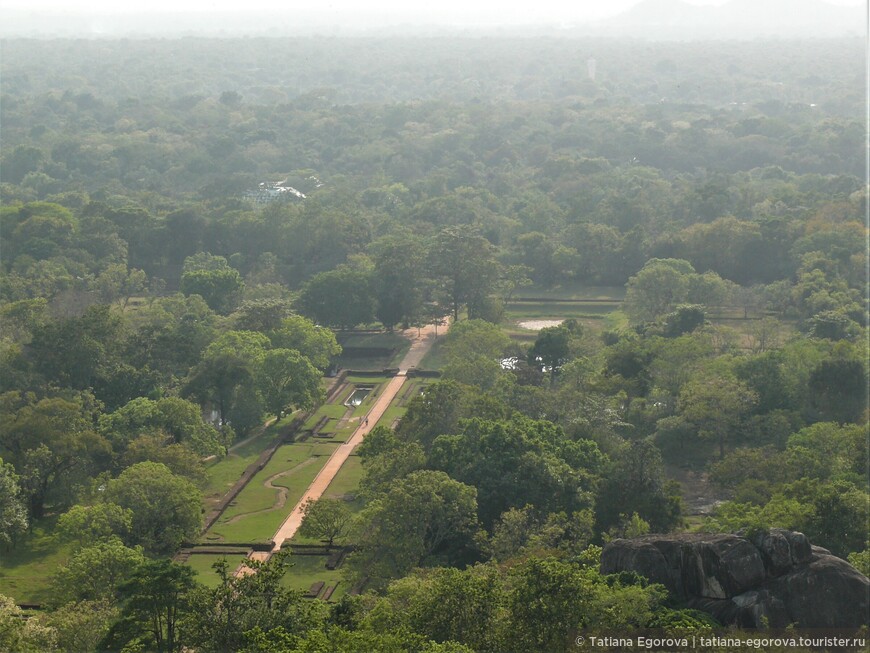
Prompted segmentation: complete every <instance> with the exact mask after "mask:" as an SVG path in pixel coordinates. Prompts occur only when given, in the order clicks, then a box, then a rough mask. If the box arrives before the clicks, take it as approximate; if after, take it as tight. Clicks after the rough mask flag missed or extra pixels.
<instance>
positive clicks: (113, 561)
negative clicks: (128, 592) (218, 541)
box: [51, 538, 145, 605]
mask: <svg viewBox="0 0 870 653" xmlns="http://www.w3.org/2000/svg"><path fill="white" fill-rule="evenodd" d="M144 561H145V556H144V555H143V554H142V549H141V548H139V547H136V548H135V549H131V548H128V547H126V546H124V545H123V544H122V543H121V541H120V540H118V539H117V538H112V539H107V540H105V541H102V542H96V543H94V544H92V545H90V546H86V547H84V548H82V549H79V550H78V551H76V552H75V553H74V554H73V555H72V557H71V558H70V559H69V560H68V561H67V563H66V564H65V565H62V566H61V567H59V568H58V570H57V571H56V572H55V573H54V576H53V577H52V580H51V587H52V597H51V603H52V604H54V605H65V604H68V603H71V602H78V601H101V600H114V599H115V598H116V596H117V593H118V588H119V586H120V585H121V584H122V583H124V582H126V581H127V580H129V579H130V577H131V576H132V574H133V573H134V571H135V570H136V568H137V567H138V566H139V565H140V564H142V563H143V562H144Z"/></svg>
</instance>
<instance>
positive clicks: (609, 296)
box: [513, 283, 625, 302]
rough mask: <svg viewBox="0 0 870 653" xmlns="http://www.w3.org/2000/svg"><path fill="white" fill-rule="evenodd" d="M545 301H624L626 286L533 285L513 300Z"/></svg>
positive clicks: (521, 289)
mask: <svg viewBox="0 0 870 653" xmlns="http://www.w3.org/2000/svg"><path fill="white" fill-rule="evenodd" d="M539 297H540V298H545V299H562V300H572V299H573V300H577V299H598V300H604V301H606V300H610V301H619V302H621V301H623V300H624V299H625V286H587V285H585V284H582V283H566V284H562V285H560V286H553V287H552V288H544V287H542V286H537V285H531V286H526V287H524V288H520V289H519V290H517V292H516V293H515V294H514V297H513V299H515V300H516V299H527V298H533V299H535V298H539Z"/></svg>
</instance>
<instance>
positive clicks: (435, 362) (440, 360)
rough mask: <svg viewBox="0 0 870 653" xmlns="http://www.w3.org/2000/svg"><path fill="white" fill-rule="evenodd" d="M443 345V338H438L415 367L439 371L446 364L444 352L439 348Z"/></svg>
mask: <svg viewBox="0 0 870 653" xmlns="http://www.w3.org/2000/svg"><path fill="white" fill-rule="evenodd" d="M443 344H444V338H443V337H442V336H438V339H437V340H436V341H435V342H434V343H433V344H432V348H431V349H429V351H427V352H426V355H425V356H423V360H421V361H420V364H419V365H418V366H417V367H418V368H419V369H421V370H440V369H441V368H442V367H444V365H445V363H446V362H447V361H446V360H445V359H444V352H443V351H442V349H441V346H442V345H443Z"/></svg>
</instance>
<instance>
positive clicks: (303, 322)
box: [269, 315, 341, 371]
mask: <svg viewBox="0 0 870 653" xmlns="http://www.w3.org/2000/svg"><path fill="white" fill-rule="evenodd" d="M269 339H270V340H271V341H272V347H274V348H275V349H295V350H296V351H298V352H299V353H300V354H302V355H303V356H305V357H306V358H307V359H308V360H310V361H311V364H312V365H314V367H316V368H317V369H319V370H321V371H323V370H326V369H328V368H329V366H330V364H331V363H332V359H333V358H335V357H336V356H338V355H339V354H340V353H341V345H339V344H338V342H337V341H336V340H335V334H334V333H333V332H332V331H331V330H330V329H327V328H325V327H319V326H317V325H316V324H314V322H312V321H311V320H308V319H306V318H304V317H302V316H301V315H291V316H290V317H288V318H285V319H284V320H282V322H281V325H280V327H278V328H277V329H275V330H274V331H271V332H270V333H269Z"/></svg>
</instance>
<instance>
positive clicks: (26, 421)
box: [0, 392, 109, 519]
mask: <svg viewBox="0 0 870 653" xmlns="http://www.w3.org/2000/svg"><path fill="white" fill-rule="evenodd" d="M97 411H98V407H97V404H96V402H95V401H94V397H93V395H90V394H89V393H70V395H69V397H68V398H62V397H46V398H43V399H39V400H38V401H37V400H36V399H35V397H33V396H31V395H22V394H20V393H18V392H9V393H5V394H3V395H0V412H2V414H3V416H4V419H3V421H2V423H0V452H3V453H4V454H5V457H6V460H8V461H9V462H11V463H12V464H13V465H14V466H15V468H16V470H17V473H18V474H19V476H20V485H21V488H22V490H23V492H24V495H25V496H26V497H27V502H28V511H29V514H30V515H31V516H32V517H35V518H37V519H38V518H40V517H42V516H43V514H44V512H45V507H46V503H47V502H51V501H56V502H57V503H58V504H60V505H64V504H66V503H67V502H68V501H69V499H70V496H71V491H72V487H73V485H74V484H75V483H77V482H80V481H82V480H83V479H84V478H85V477H87V476H88V475H89V474H90V473H93V472H95V471H98V470H99V469H100V468H101V467H102V466H103V465H102V464H101V463H103V464H104V463H105V462H107V456H108V452H109V446H108V443H107V442H106V440H105V439H104V438H103V437H102V436H100V435H99V434H98V433H97V432H96V429H95V424H94V422H95V416H96V413H97Z"/></svg>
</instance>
